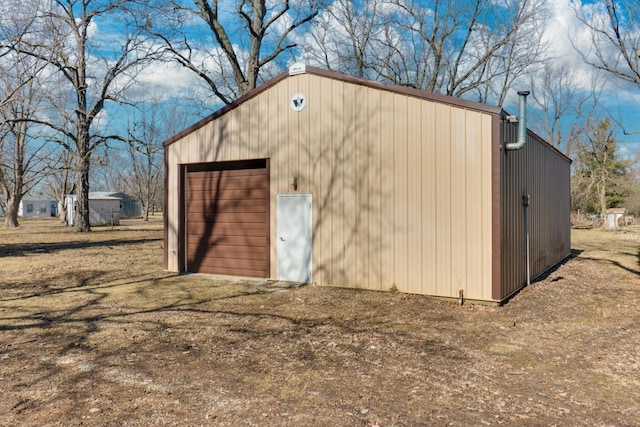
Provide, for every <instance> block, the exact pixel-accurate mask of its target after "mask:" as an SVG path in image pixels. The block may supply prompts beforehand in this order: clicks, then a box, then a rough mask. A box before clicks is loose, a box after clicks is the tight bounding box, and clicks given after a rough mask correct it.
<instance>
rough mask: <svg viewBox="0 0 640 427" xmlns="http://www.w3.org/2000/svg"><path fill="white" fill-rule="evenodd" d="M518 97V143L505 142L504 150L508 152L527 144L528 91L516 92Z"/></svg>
mask: <svg viewBox="0 0 640 427" xmlns="http://www.w3.org/2000/svg"><path fill="white" fill-rule="evenodd" d="M518 95H519V96H520V116H519V117H518V142H507V143H506V144H505V148H506V149H507V150H509V151H512V150H519V149H521V148H522V147H524V144H526V143H527V95H529V91H528V90H520V91H518Z"/></svg>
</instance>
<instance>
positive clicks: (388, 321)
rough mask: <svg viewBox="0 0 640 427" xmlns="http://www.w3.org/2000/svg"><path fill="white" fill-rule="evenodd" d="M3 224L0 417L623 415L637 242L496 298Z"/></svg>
mask: <svg viewBox="0 0 640 427" xmlns="http://www.w3.org/2000/svg"><path fill="white" fill-rule="evenodd" d="M122 223H123V224H122V225H121V226H119V227H116V228H115V229H114V230H111V229H110V228H108V229H95V231H93V232H92V233H88V234H76V233H73V232H72V231H71V230H69V229H68V228H65V227H64V226H61V225H59V224H57V223H56V222H55V221H53V220H33V221H27V220H25V221H23V222H22V226H21V227H20V228H19V229H18V230H9V229H0V292H1V293H0V362H1V363H0V383H1V384H2V399H0V420H1V421H0V424H2V425H16V426H17V425H21V426H22V425H34V426H35V425H37V426H43V425H65V426H69V425H114V426H115V425H118V426H120V425H145V426H147V425H218V426H240V425H255V426H301V425H305V426H309V425H318V426H325V425H332V426H333V425H341V426H373V425H379V426H420V425H429V426H431V425H496V424H504V425H633V424H637V414H638V413H640V356H639V355H640V329H639V327H638V325H639V324H640V310H639V309H638V307H639V306H638V302H639V295H640V288H639V286H640V281H639V278H638V274H639V270H640V268H639V264H638V247H639V244H638V242H637V240H636V239H633V238H631V237H630V236H629V235H625V234H612V233H601V232H598V231H592V230H577V231H575V232H574V234H573V247H574V252H575V258H573V259H572V260H570V261H569V262H567V263H565V264H564V265H562V266H560V267H559V268H558V269H557V270H555V271H554V272H552V273H551V274H550V275H549V276H548V277H546V278H545V279H544V280H542V281H539V282H537V283H534V284H532V285H531V286H529V287H528V288H526V289H525V290H524V291H522V292H521V293H520V294H518V295H517V296H516V297H515V298H514V299H513V300H511V301H510V302H509V304H507V305H506V306H504V307H499V308H498V307H484V306H473V305H464V306H459V305H457V304H455V303H453V302H445V301H441V300H437V299H433V298H429V297H423V296H416V295H405V294H399V293H391V292H388V293H383V292H373V291H357V290H347V289H335V288H327V287H315V286H306V287H299V288H297V287H290V286H285V285H283V284H280V285H279V284H270V283H267V282H265V281H246V280H231V279H221V278H213V277H211V276H204V275H186V276H176V275H173V274H166V273H163V272H162V265H161V262H162V230H161V226H162V223H161V221H160V220H159V219H158V218H155V219H154V220H153V221H152V222H151V223H150V224H146V223H143V222H141V221H131V220H123V221H122Z"/></svg>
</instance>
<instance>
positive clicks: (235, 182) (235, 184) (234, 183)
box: [187, 176, 266, 195]
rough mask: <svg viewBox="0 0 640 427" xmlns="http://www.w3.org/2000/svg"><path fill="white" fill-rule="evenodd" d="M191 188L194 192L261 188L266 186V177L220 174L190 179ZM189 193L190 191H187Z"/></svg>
mask: <svg viewBox="0 0 640 427" xmlns="http://www.w3.org/2000/svg"><path fill="white" fill-rule="evenodd" d="M188 185H189V190H190V191H192V192H198V191H202V192H210V191H226V190H243V191H247V190H254V189H256V190H259V189H264V188H266V184H265V182H264V177H262V176H260V177H247V176H238V177H230V176H218V177H214V176H212V177H210V178H199V179H189V180H188ZM187 195H189V193H187Z"/></svg>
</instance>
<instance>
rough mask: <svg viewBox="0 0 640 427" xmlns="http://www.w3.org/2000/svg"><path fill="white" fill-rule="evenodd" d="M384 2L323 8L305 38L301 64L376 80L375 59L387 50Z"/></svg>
mask: <svg viewBox="0 0 640 427" xmlns="http://www.w3.org/2000/svg"><path fill="white" fill-rule="evenodd" d="M387 3H388V0H363V1H360V2H353V1H351V0H336V1H335V2H333V3H332V4H330V5H329V6H327V7H326V9H324V10H323V11H322V12H321V13H320V14H319V15H318V18H317V19H316V20H314V22H313V24H312V28H311V31H309V32H308V34H306V35H305V41H304V46H305V48H306V49H305V53H304V54H303V55H302V56H303V58H304V59H305V60H308V61H310V62H312V63H316V64H319V65H321V66H323V67H325V68H327V69H328V70H333V71H338V72H341V73H344V74H350V75H354V76H357V77H366V78H371V79H376V78H378V77H379V73H377V72H376V71H375V65H376V63H377V59H378V58H380V57H381V56H382V55H381V52H380V51H379V50H381V49H382V50H383V51H386V50H387V46H385V44H384V43H382V42H381V40H384V39H385V38H386V31H387V28H388V26H389V24H390V22H389V17H388V15H387V14H386V13H385V12H384V10H385V5H386V4H387Z"/></svg>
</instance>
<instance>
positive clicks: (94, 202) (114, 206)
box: [64, 193, 122, 226]
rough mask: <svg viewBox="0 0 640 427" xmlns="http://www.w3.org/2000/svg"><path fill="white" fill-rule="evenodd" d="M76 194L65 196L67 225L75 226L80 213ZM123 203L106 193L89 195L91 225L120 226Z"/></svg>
mask: <svg viewBox="0 0 640 427" xmlns="http://www.w3.org/2000/svg"><path fill="white" fill-rule="evenodd" d="M77 200H78V199H77V197H76V195H75V194H69V195H67V196H64V204H65V210H66V212H67V218H66V221H65V222H66V224H67V225H69V226H73V225H74V224H75V221H76V215H77V211H78V206H77V205H78V201H77ZM121 208H122V205H121V201H120V199H119V198H117V197H112V196H107V195H104V193H89V225H92V226H98V225H118V224H120V210H121Z"/></svg>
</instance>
